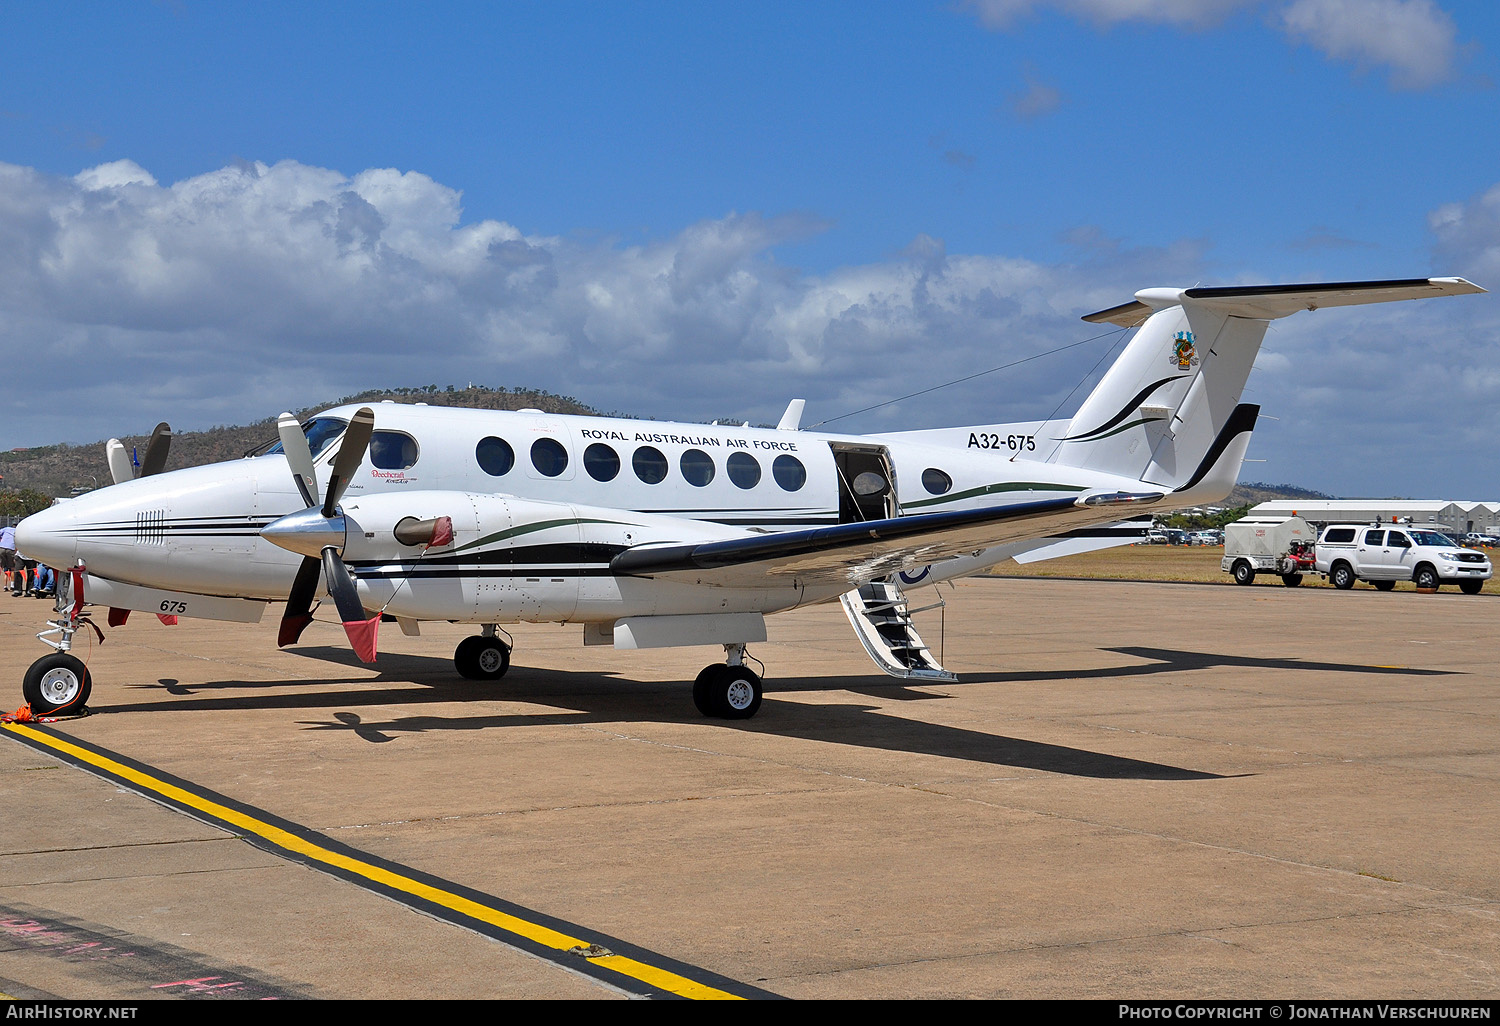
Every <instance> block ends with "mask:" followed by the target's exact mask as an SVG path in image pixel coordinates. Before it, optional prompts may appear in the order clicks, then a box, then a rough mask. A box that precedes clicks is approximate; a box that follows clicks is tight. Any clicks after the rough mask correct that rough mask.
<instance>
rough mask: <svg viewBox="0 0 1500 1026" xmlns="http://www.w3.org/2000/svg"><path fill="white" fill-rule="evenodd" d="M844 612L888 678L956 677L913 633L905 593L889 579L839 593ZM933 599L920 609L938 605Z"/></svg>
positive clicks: (924, 678) (929, 678)
mask: <svg viewBox="0 0 1500 1026" xmlns="http://www.w3.org/2000/svg"><path fill="white" fill-rule="evenodd" d="M840 601H841V602H843V604H844V613H845V614H846V615H847V616H848V617H849V622H850V623H851V624H853V626H854V633H855V634H856V635H857V636H858V637H859V640H860V642H861V643H862V644H863V645H864V646H865V651H866V652H868V653H870V658H871V659H873V660H875V665H876V666H878V667H880V668H881V669H882V670H883V671H885V672H886V673H888V674H890V675H891V676H892V677H900V678H902V679H904V680H913V679H917V680H942V681H952V680H957V679H958V678H957V677H956V676H955V675H954V674H951V673H949V672H948V671H947V670H945V669H943V667H942V665H941V664H940V663H939V662H938V661H937V659H936V658H934V657H933V654H932V651H931V649H929V648H928V647H927V645H926V644H925V643H923V641H922V636H921V635H920V634H918V633H917V627H916V624H914V623H913V622H912V619H911V617H912V613H914V612H921V611H922V610H921V609H917V610H913V609H911V608H910V606H909V604H908V603H907V601H906V595H905V593H904V592H902V590H901V588H900V587H899V586H898V585H897V584H895V583H894V582H893V581H876V582H874V583H873V584H866V585H863V586H862V587H859V588H856V589H854V590H853V591H850V592H846V593H845V594H844V595H842V596H840ZM941 605H942V602H937V603H935V604H934V605H932V606H924V607H923V608H924V609H932V608H936V607H937V606H941Z"/></svg>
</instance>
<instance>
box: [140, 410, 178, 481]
mask: <svg viewBox="0 0 1500 1026" xmlns="http://www.w3.org/2000/svg"><path fill="white" fill-rule="evenodd" d="M171 448H172V428H171V425H169V424H168V423H167V422H166V421H162V422H161V423H160V424H158V425H156V429H155V430H154V431H152V432H151V440H150V441H149V442H147V443H146V458H145V459H143V460H141V477H150V476H151V475H153V474H160V473H161V472H162V470H163V469H164V468H165V467H166V465H167V452H168V451H169V450H170V449H171Z"/></svg>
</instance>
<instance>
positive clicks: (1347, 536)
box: [1315, 523, 1494, 595]
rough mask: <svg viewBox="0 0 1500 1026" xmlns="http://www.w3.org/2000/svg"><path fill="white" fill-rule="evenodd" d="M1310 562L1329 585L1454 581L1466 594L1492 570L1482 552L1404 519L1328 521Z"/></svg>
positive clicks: (1385, 586) (1428, 585)
mask: <svg viewBox="0 0 1500 1026" xmlns="http://www.w3.org/2000/svg"><path fill="white" fill-rule="evenodd" d="M1315 566H1316V569H1317V572H1318V573H1320V574H1327V575H1328V579H1329V581H1331V582H1332V583H1333V586H1334V587H1335V588H1344V589H1348V588H1352V587H1354V582H1356V581H1369V582H1370V583H1371V584H1373V585H1374V586H1375V587H1376V588H1378V589H1380V590H1381V591H1390V590H1391V589H1392V588H1394V587H1395V586H1396V582H1397V581H1414V582H1416V585H1417V587H1418V588H1421V589H1424V590H1426V589H1433V590H1436V589H1437V588H1438V587H1440V586H1441V585H1444V584H1457V585H1458V587H1459V589H1460V590H1462V591H1463V593H1464V594H1466V595H1477V594H1479V590H1480V589H1481V588H1483V587H1484V582H1485V581H1487V580H1489V579H1490V575H1491V574H1492V573H1493V572H1494V571H1493V569H1492V568H1491V566H1490V559H1489V557H1488V556H1486V555H1485V554H1484V553H1483V552H1476V551H1475V550H1473V549H1466V548H1464V547H1463V546H1461V545H1459V544H1458V543H1457V542H1455V541H1454V540H1453V539H1451V538H1449V537H1448V536H1447V535H1446V534H1443V533H1441V532H1439V531H1434V530H1431V529H1430V528H1424V527H1412V526H1411V525H1410V524H1379V523H1377V524H1329V525H1328V526H1327V527H1325V528H1323V533H1322V534H1321V535H1319V536H1318V544H1317V547H1316V549H1315Z"/></svg>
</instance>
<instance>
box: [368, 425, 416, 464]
mask: <svg viewBox="0 0 1500 1026" xmlns="http://www.w3.org/2000/svg"><path fill="white" fill-rule="evenodd" d="M415 462H417V440H416V439H415V438H413V437H412V436H411V435H408V434H407V433H406V432H404V431H376V432H375V433H374V434H373V435H371V436H370V463H371V464H373V465H374V466H375V467H377V468H379V469H380V470H405V469H406V468H407V467H409V466H411V465H412V464H413V463H415Z"/></svg>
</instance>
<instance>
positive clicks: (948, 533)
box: [609, 492, 1164, 587]
mask: <svg viewBox="0 0 1500 1026" xmlns="http://www.w3.org/2000/svg"><path fill="white" fill-rule="evenodd" d="M1163 497H1164V495H1163V493H1162V492H1094V493H1092V494H1089V495H1083V496H1080V497H1076V498H1061V499H1042V500H1039V501H1036V502H1020V503H1013V504H1010V505H1005V506H986V507H984V508H982V509H964V510H948V511H944V512H941V513H921V514H916V515H913V516H904V517H894V518H891V519H888V520H869V521H864V522H862V523H853V524H839V525H838V526H837V527H821V528H815V529H813V530H807V531H787V532H782V533H778V534H769V535H762V536H755V537H749V538H730V539H726V540H724V541H705V542H697V543H687V544H677V543H666V544H656V545H651V544H648V545H638V546H636V547H635V548H632V549H627V550H626V551H624V552H622V553H620V554H619V555H617V556H615V557H614V559H612V560H611V561H610V564H609V568H610V570H611V571H612V572H614V573H616V574H623V575H628V576H634V577H662V576H669V575H670V576H674V577H679V578H680V579H683V580H688V581H692V582H694V583H697V584H708V585H716V586H720V587H755V586H756V585H759V584H764V583H766V582H768V581H775V582H777V583H785V581H786V579H787V578H788V577H795V578H797V579H799V580H801V581H803V582H805V583H809V584H814V583H817V584H832V583H837V584H841V585H843V586H846V587H850V586H856V585H859V584H863V583H866V582H869V581H874V580H880V579H882V578H884V577H887V576H889V575H890V574H893V573H895V572H896V571H898V570H905V569H910V568H913V567H918V566H924V565H926V564H928V563H933V562H936V561H938V560H942V559H948V558H950V557H953V556H961V555H966V554H969V553H972V552H977V551H979V550H982V549H987V548H991V547H993V546H996V545H1004V544H1007V543H1010V542H1018V541H1026V540H1028V539H1031V538H1045V537H1047V536H1049V535H1053V534H1058V533H1060V532H1062V531H1067V530H1070V529H1072V528H1077V527H1087V526H1089V525H1091V524H1108V523H1115V522H1117V521H1119V520H1121V519H1123V518H1124V516H1123V515H1122V507H1126V506H1140V505H1145V504H1150V503H1155V502H1159V501H1160V500H1161V499H1162V498H1163Z"/></svg>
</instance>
